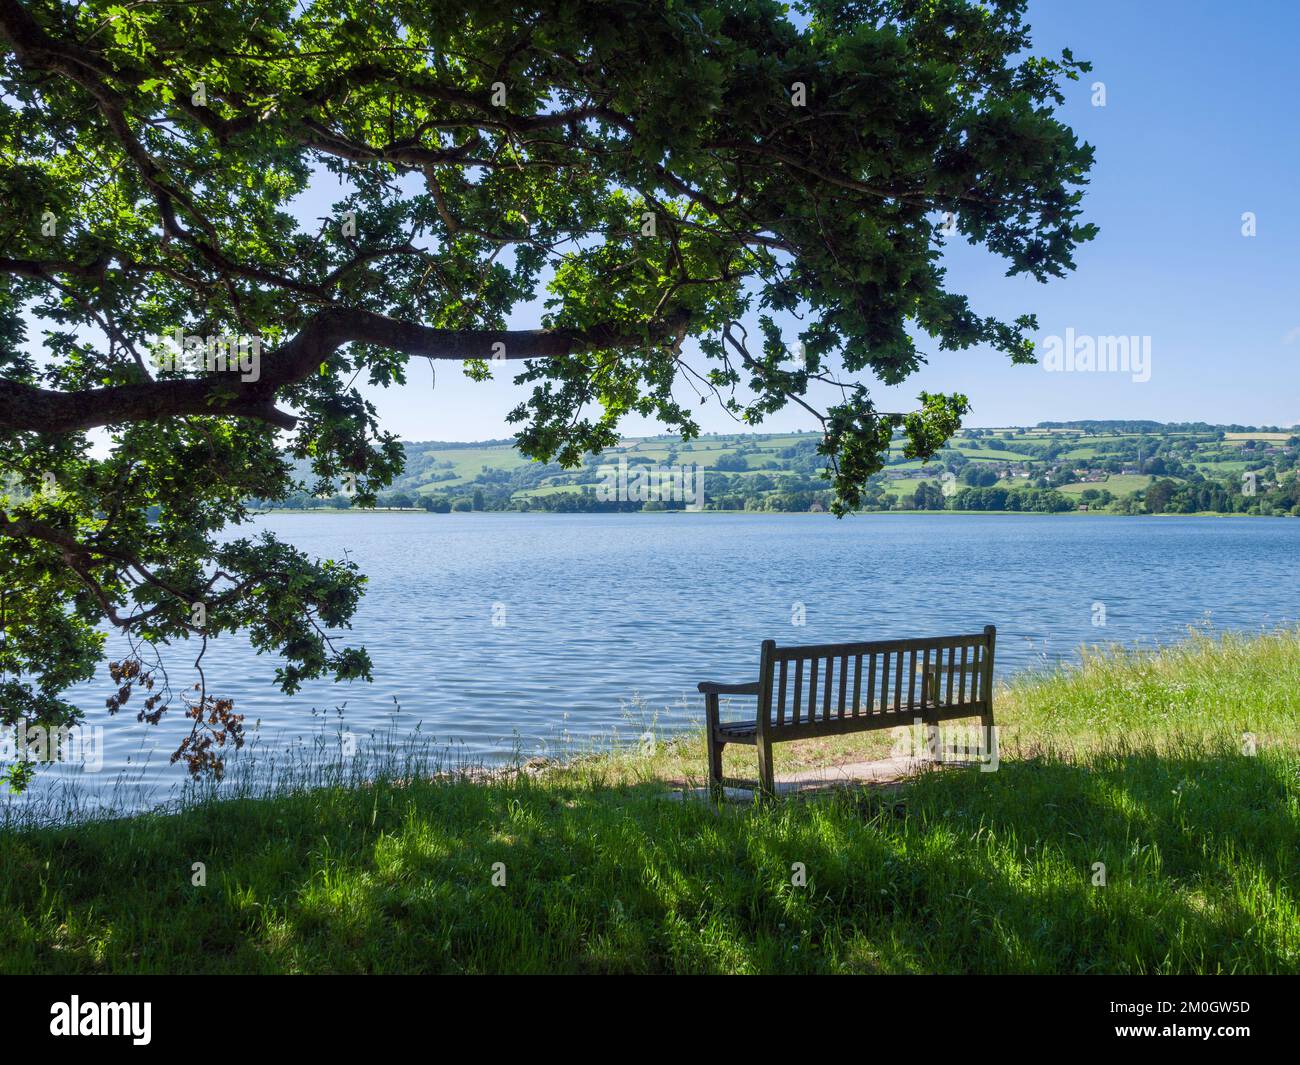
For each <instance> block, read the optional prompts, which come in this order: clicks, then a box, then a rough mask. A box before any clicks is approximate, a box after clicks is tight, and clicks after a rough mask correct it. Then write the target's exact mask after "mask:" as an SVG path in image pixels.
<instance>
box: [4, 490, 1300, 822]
mask: <svg viewBox="0 0 1300 1065" xmlns="http://www.w3.org/2000/svg"><path fill="white" fill-rule="evenodd" d="M256 525H257V526H258V527H262V528H266V529H270V530H272V531H273V532H275V533H276V534H277V535H279V536H280V537H282V538H284V539H286V540H288V541H290V542H291V543H293V544H295V545H296V546H298V547H300V548H302V549H303V550H305V551H307V552H309V553H311V554H313V555H317V556H320V557H330V558H340V557H343V555H344V554H346V555H347V556H348V557H350V558H352V559H353V560H355V561H356V562H357V563H358V564H359V565H360V567H361V569H362V571H363V572H364V573H366V574H367V575H368V576H369V578H370V584H369V589H368V592H367V595H366V598H365V601H364V603H363V605H362V607H361V609H360V611H359V613H358V616H357V618H356V621H355V629H354V631H353V633H352V634H351V635H350V640H351V641H352V642H357V643H362V644H364V645H365V646H366V647H367V648H368V649H369V651H370V653H371V656H372V658H373V660H374V671H375V681H374V683H373V684H364V683H358V684H352V685H335V684H333V683H329V682H319V683H315V684H312V685H309V686H307V687H306V688H304V690H303V691H302V692H300V693H299V694H298V695H296V696H294V697H292V698H287V697H285V696H283V695H281V694H280V693H279V692H278V690H277V689H276V688H274V687H273V685H272V683H271V681H272V678H273V676H274V672H275V666H276V662H275V660H273V659H271V658H269V657H266V656H263V657H258V656H257V655H255V654H254V653H252V651H251V650H250V649H249V648H248V646H247V645H246V644H244V643H243V642H242V641H240V640H218V641H216V642H215V643H214V644H213V645H212V646H211V647H210V648H209V650H208V654H207V657H206V658H205V660H204V665H205V669H206V672H207V677H208V689H209V691H210V692H213V693H215V694H219V695H230V696H233V697H234V699H235V704H236V710H237V711H238V712H241V713H243V714H244V715H245V716H246V724H247V725H248V726H249V727H250V736H251V735H252V726H253V725H254V723H255V722H258V721H260V728H259V729H258V731H257V741H256V745H257V750H258V752H260V753H259V754H258V757H264V756H265V755H266V754H268V753H274V752H276V751H282V750H284V749H285V748H288V747H292V746H293V745H295V744H303V743H307V744H309V743H311V742H312V739H313V737H317V738H318V739H319V738H320V737H323V736H333V735H334V733H337V732H338V731H339V730H340V729H346V730H347V731H349V732H350V733H352V734H353V735H355V736H356V737H358V741H357V742H358V743H359V744H361V745H363V746H364V745H365V744H366V743H367V742H379V740H378V739H369V737H372V736H374V735H375V734H378V733H382V734H386V735H388V736H390V737H396V738H397V739H399V740H400V739H401V738H402V737H405V736H408V735H411V734H413V733H415V730H416V729H417V726H418V730H419V732H418V735H420V736H422V737H425V738H426V739H427V738H430V737H432V738H433V739H434V740H435V741H436V742H437V743H439V744H442V743H449V744H451V743H454V744H455V745H456V749H457V750H458V751H461V752H463V754H464V755H465V756H467V757H469V758H471V759H475V760H477V759H482V760H484V761H489V762H490V761H493V760H496V759H501V758H505V757H509V756H511V755H512V754H513V753H514V752H516V751H519V752H522V753H523V754H524V755H533V754H555V753H557V752H558V751H562V750H571V749H573V748H574V746H575V745H576V746H578V747H581V746H582V745H584V744H587V743H588V742H594V743H597V744H600V743H607V742H611V740H613V738H614V735H615V733H617V734H618V737H619V741H620V742H635V741H636V738H637V736H638V735H639V734H640V733H641V732H642V731H643V730H644V729H645V728H646V726H647V724H648V723H649V722H650V721H651V720H654V722H655V728H656V729H657V730H662V731H664V732H671V731H673V730H676V729H681V728H687V727H694V726H696V725H697V724H698V723H699V722H700V720H701V718H702V714H703V706H702V699H701V698H700V696H698V695H697V694H696V693H695V685H696V683H697V682H698V681H700V680H704V679H710V680H723V681H736V682H738V681H748V680H752V679H754V678H755V677H756V675H757V667H758V655H759V643H760V641H762V640H763V639H766V638H772V639H775V640H776V641H777V642H778V643H782V644H793V643H816V642H830V641H842V640H855V639H873V638H889V637H902V636H914V635H935V634H945V633H959V632H976V631H978V630H979V629H981V628H982V627H983V626H984V625H985V624H994V625H996V626H997V627H998V649H997V672H998V676H999V677H1000V678H1006V677H1007V676H1009V675H1010V674H1012V673H1013V672H1017V671H1020V670H1026V669H1032V668H1043V667H1045V666H1050V665H1053V664H1055V663H1058V662H1060V661H1062V660H1070V659H1072V658H1074V657H1076V655H1077V650H1078V648H1079V646H1080V645H1081V644H1084V643H1088V644H1097V643H1111V642H1115V643H1122V644H1128V645H1132V644H1141V645H1151V644H1155V643H1159V642H1166V641H1171V640H1176V639H1178V638H1180V637H1182V636H1183V635H1184V634H1185V633H1186V631H1187V628H1188V626H1192V625H1204V624H1207V623H1208V624H1210V625H1212V626H1213V627H1214V628H1216V629H1241V630H1246V631H1257V630H1260V629H1263V628H1272V627H1274V626H1276V625H1279V624H1282V623H1294V622H1297V621H1300V583H1298V582H1297V579H1296V564H1297V560H1300V521H1295V520H1289V519H1268V518H1257V519H1221V518H1183V517H1178V518H1117V517H1104V516H1089V515H1077V516H1075V515H1066V516H1048V515H1043V516H1037V515H955V514H879V515H863V516H856V517H851V518H846V519H844V520H842V521H837V520H835V519H834V518H832V517H829V516H826V515H743V514H725V513H724V514H714V513H703V514H658V515H649V514H646V515H638V514H627V515H606V514H601V515H584V514H574V515H538V514H453V515H431V514H398V513H393V514H370V515H361V514H348V513H342V514H339V513H329V514H323V513H321V514H284V515H274V516H268V517H263V518H260V519H258V521H257V523H256ZM110 646H111V650H112V654H113V656H120V655H121V653H122V646H123V645H122V644H121V643H120V642H117V641H114V642H112V643H111V645H110ZM193 654H194V651H193V650H192V649H191V648H188V647H180V648H175V649H172V650H170V651H168V652H166V659H165V660H166V662H167V663H168V667H169V669H170V671H171V673H172V678H173V684H174V685H175V684H176V683H177V681H178V680H179V679H181V678H183V677H189V676H191V674H190V673H187V672H186V670H187V666H188V663H190V662H192V660H193ZM111 687H112V685H111V681H110V680H109V678H108V676H107V672H106V671H101V673H100V675H99V677H98V678H97V679H96V681H95V682H93V683H91V684H88V685H85V686H83V687H82V688H80V689H78V690H77V691H76V692H75V694H74V699H75V701H76V702H77V705H79V706H81V707H83V708H84V709H85V710H86V711H87V718H86V722H85V723H86V725H89V726H93V725H102V726H105V731H104V765H103V768H102V770H101V771H100V772H98V773H88V772H85V771H84V769H81V768H74V767H69V766H55V767H46V768H43V769H42V770H41V772H40V773H39V774H38V776H37V784H36V785H35V786H34V788H33V789H32V792H31V794H30V795H29V797H28V799H27V800H25V801H31V800H32V799H39V798H40V796H41V795H43V794H48V793H49V792H50V791H51V789H58V788H61V787H63V786H64V785H65V784H66V783H67V782H68V781H69V780H70V779H75V782H76V785H77V786H78V788H79V789H80V790H81V792H82V794H83V799H84V797H85V796H90V798H91V800H92V801H93V800H94V797H95V796H97V795H104V796H106V795H108V794H109V793H110V792H112V791H113V790H114V789H115V788H117V789H118V790H119V791H120V787H119V785H120V781H121V780H122V779H123V778H130V779H132V780H133V781H135V782H136V784H137V791H138V795H137V798H136V799H135V800H133V801H132V805H139V804H141V803H143V802H145V801H146V800H147V799H149V798H153V799H156V798H165V797H166V796H167V795H168V794H169V790H172V789H174V788H175V787H176V786H177V785H178V783H179V782H180V781H182V780H183V777H184V774H183V772H182V770H181V769H180V768H178V767H174V766H168V765H167V756H168V755H169V754H170V753H171V751H172V750H173V749H174V748H175V746H176V743H177V742H178V739H179V737H180V736H182V735H184V733H185V732H187V731H188V729H187V728H186V722H185V721H184V719H183V718H182V717H181V716H180V712H179V711H178V710H173V711H172V712H171V714H169V715H168V717H169V718H170V719H171V720H167V719H165V720H164V723H163V724H162V725H160V726H157V727H150V726H146V725H140V724H137V723H136V722H135V720H134V716H135V715H134V711H133V710H132V711H131V712H130V713H126V712H123V713H122V714H121V715H119V716H118V717H117V718H116V719H110V718H109V717H108V715H107V712H106V711H105V709H104V699H105V697H106V696H107V695H108V694H109V692H110V690H111ZM128 708H129V709H130V706H128ZM339 708H341V716H340V713H339ZM335 742H337V741H335ZM105 801H107V800H105ZM115 801H116V802H118V803H120V802H121V797H120V794H119V796H118V798H117V800H115Z"/></svg>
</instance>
